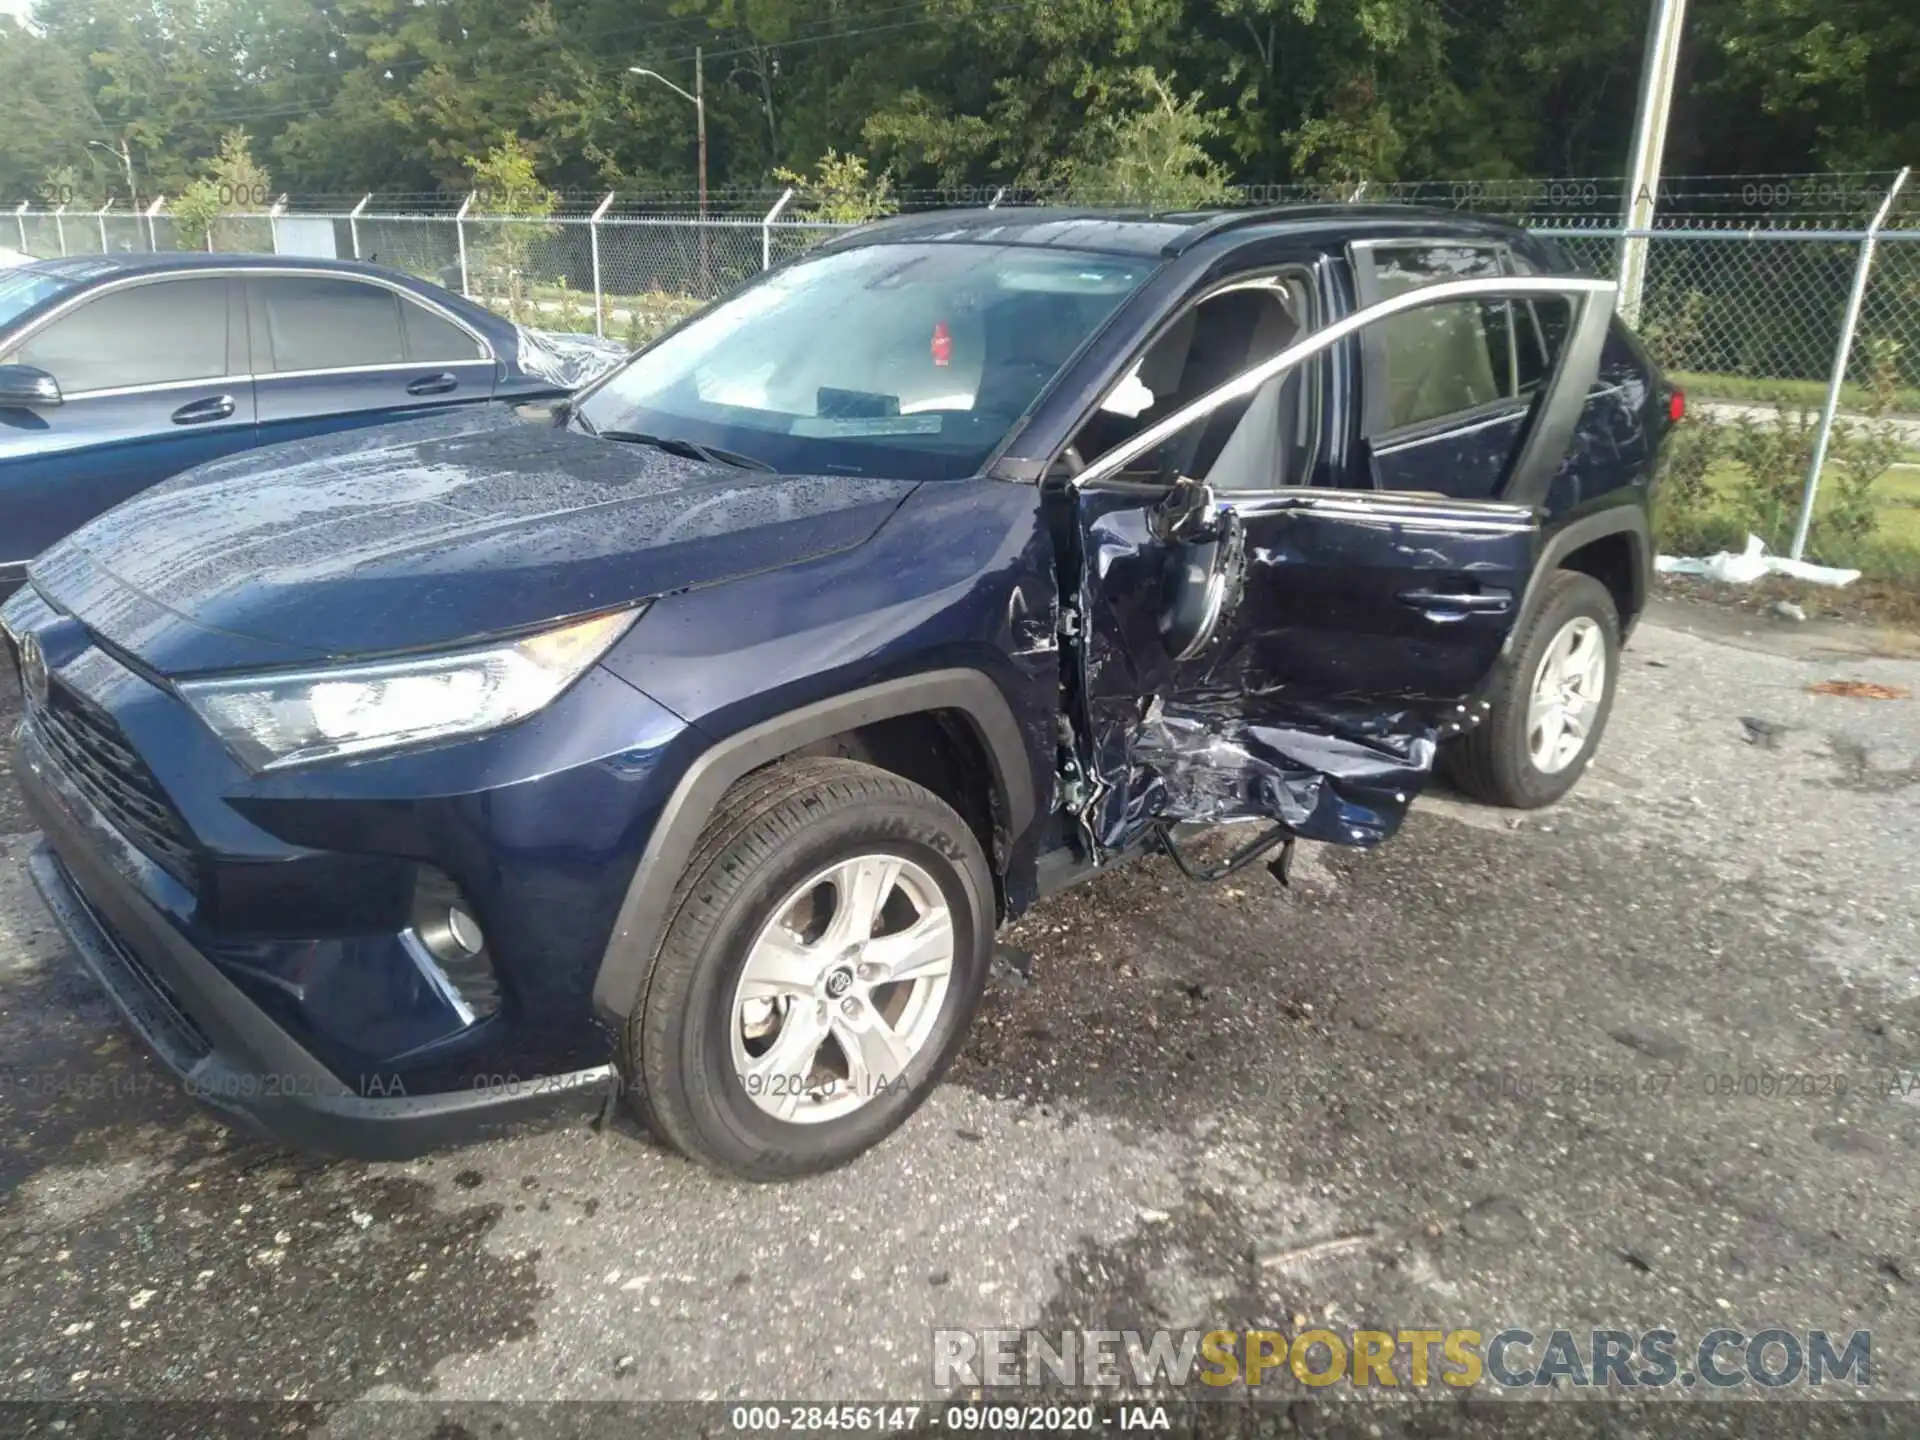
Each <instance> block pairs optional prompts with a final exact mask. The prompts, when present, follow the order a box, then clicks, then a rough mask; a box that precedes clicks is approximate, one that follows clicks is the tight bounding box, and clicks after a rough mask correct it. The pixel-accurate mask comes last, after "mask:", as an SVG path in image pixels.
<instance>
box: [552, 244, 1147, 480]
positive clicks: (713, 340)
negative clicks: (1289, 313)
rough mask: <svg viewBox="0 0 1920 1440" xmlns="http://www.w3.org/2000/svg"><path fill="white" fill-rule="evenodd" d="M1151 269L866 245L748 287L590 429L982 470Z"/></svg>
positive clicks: (1083, 258)
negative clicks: (1062, 369)
mask: <svg viewBox="0 0 1920 1440" xmlns="http://www.w3.org/2000/svg"><path fill="white" fill-rule="evenodd" d="M1150 269H1151V263H1150V262H1149V261H1146V260H1117V259H1113V258H1109V257H1107V256H1100V255H1086V254H1073V253H1063V252H1059V251H1053V252H1049V251H1045V250H1040V249H1036V248H1034V247H1031V246H1014V245H967V244H933V245H869V246H864V247H862V248H860V249H856V250H843V251H839V252H837V253H835V254H831V255H822V256H820V257H818V258H817V259H813V260H806V261H802V262H801V263H799V264H797V265H793V266H790V267H788V268H786V269H784V270H780V271H776V272H774V273H773V274H771V275H769V276H768V277H767V278H766V279H765V280H763V281H761V282H760V283H759V284H756V285H753V286H750V287H749V288H747V289H745V290H743V291H741V292H740V293H739V294H738V295H735V296H734V297H733V298H732V299H730V300H728V301H726V302H725V303H723V304H721V305H718V306H716V307H714V308H713V309H712V310H710V311H708V312H707V313H706V314H704V315H702V316H701V317H700V318H699V319H697V320H695V321H693V322H692V323H691V324H689V325H687V326H685V327H684V328H682V329H681V330H680V331H678V332H677V333H675V334H673V335H671V336H669V337H668V338H667V339H665V340H663V341H661V342H660V343H659V344H658V345H656V346H654V347H653V348H652V349H651V350H648V351H647V352H646V353H645V354H643V355H641V356H639V357H638V358H636V359H635V360H634V361H633V363H632V364H630V365H628V366H627V367H626V369H624V370H622V371H621V372H620V373H619V374H617V375H615V376H614V377H613V378H612V379H611V380H609V381H607V383H606V384H605V385H603V386H601V387H600V388H599V389H598V390H596V391H594V392H593V394H591V395H589V396H588V397H587V398H586V400H585V401H584V402H582V404H581V407H580V415H581V418H582V419H583V420H584V421H585V422H586V423H587V424H588V425H590V426H592V427H593V429H595V430H597V431H599V432H601V433H602V434H611V433H612V432H616V431H626V432H637V433H640V434H645V435H652V436H660V437H665V438H669V439H672V440H679V441H692V442H695V443H698V444H701V445H706V446H711V447H714V448H717V449H725V450H730V451H733V452H736V453H737V454H740V455H744V456H749V457H751V458H753V459H754V460H757V461H760V462H763V463H765V464H767V465H770V466H772V467H773V468H774V469H776V470H780V471H784V472H787V473H790V474H821V473H837V474H847V475H871V476H885V477H889V478H895V479H904V480H932V479H957V478H959V477H961V476H965V475H972V474H975V473H977V472H978V470H979V468H980V466H981V464H982V463H983V462H984V461H985V459H986V457H987V456H988V455H989V454H990V453H991V452H992V451H993V448H994V446H995V445H997V444H998V443H999V441H1000V439H1001V437H1003V436H1004V435H1005V434H1006V433H1007V431H1008V430H1010V429H1011V428H1012V427H1013V423H1014V421H1016V420H1018V419H1019V418H1020V416H1021V415H1023V414H1024V413H1026V410H1027V407H1028V406H1029V405H1031V404H1032V403H1033V401H1034V398H1035V397H1036V396H1037V395H1039V393H1040V391H1041V389H1042V388H1043V387H1044V386H1045V385H1046V384H1047V382H1048V381H1049V380H1051V379H1052V378H1053V377H1054V374H1055V373H1056V372H1057V371H1058V370H1059V369H1060V367H1061V366H1062V365H1063V364H1065V363H1066V360H1067V358H1068V357H1069V356H1070V355H1072V354H1073V352H1074V351H1075V350H1076V349H1078V348H1079V346H1080V344H1081V343H1082V342H1083V341H1084V340H1085V339H1086V338H1087V337H1088V336H1089V335H1091V334H1092V333H1093V331H1094V330H1095V329H1096V328H1098V327H1099V325H1100V324H1101V323H1102V322H1103V321H1104V320H1105V319H1106V318H1107V316H1109V315H1110V314H1112V313H1113V310H1114V308H1115V307H1116V306H1118V305H1119V303H1120V302H1121V301H1122V300H1123V299H1125V298H1126V297H1127V296H1128V295H1130V294H1131V293H1132V292H1133V291H1134V290H1135V289H1136V288H1137V287H1138V286H1139V284H1140V282H1141V281H1142V280H1143V279H1144V278H1145V277H1146V275H1147V274H1148V272H1149V270H1150Z"/></svg>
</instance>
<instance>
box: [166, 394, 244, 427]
mask: <svg viewBox="0 0 1920 1440" xmlns="http://www.w3.org/2000/svg"><path fill="white" fill-rule="evenodd" d="M232 418H233V396H231V395H209V396H208V397H207V398H206V399H204V400H194V401H192V402H190V403H188V404H186V405H182V406H181V407H180V408H179V409H178V410H176V411H174V412H173V423H174V424H176V425H204V424H206V423H207V422H208V421H209V420H230V419H232Z"/></svg>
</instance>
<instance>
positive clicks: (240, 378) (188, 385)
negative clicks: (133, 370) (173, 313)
mask: <svg viewBox="0 0 1920 1440" xmlns="http://www.w3.org/2000/svg"><path fill="white" fill-rule="evenodd" d="M252 383H253V376H251V375H209V376H208V377H207V378H206V379H204V380H156V381H155V382H154V383H153V384H151V385H108V386H104V387H103V388H101V389H98V390H65V391H62V392H61V398H62V399H63V400H67V401H73V400H112V399H116V398H118V397H119V396H122V395H158V394H159V393H160V392H161V391H163V390H218V389H219V388H220V387H221V386H222V385H250V384H252Z"/></svg>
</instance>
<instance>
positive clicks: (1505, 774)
mask: <svg viewBox="0 0 1920 1440" xmlns="http://www.w3.org/2000/svg"><path fill="white" fill-rule="evenodd" d="M1619 674H1620V617H1619V614H1618V612H1616V611H1615V609H1614V605H1613V596H1612V595H1611V594H1610V593H1609V592H1608V590H1607V587H1606V586H1604V585H1602V584H1601V583H1600V582H1599V581H1598V580H1596V579H1594V578H1593V577H1592V576H1591V575H1583V574H1581V573H1579V572H1578V571H1573V570H1556V571H1555V572H1554V573H1553V574H1552V576H1550V577H1549V578H1548V580H1547V582H1546V588H1545V591H1544V593H1543V594H1542V595H1541V596H1540V603H1539V604H1538V605H1537V606H1536V607H1535V608H1534V612H1533V615H1532V617H1531V618H1530V619H1529V620H1528V621H1527V622H1526V628H1525V630H1524V631H1523V632H1522V633H1521V635H1520V636H1519V638H1518V640H1517V642H1516V643H1515V645H1514V650H1513V660H1512V663H1511V664H1510V665H1508V666H1507V667H1506V669H1505V670H1504V671H1503V673H1502V674H1501V676H1500V678H1499V679H1498V680H1497V681H1496V682H1495V684H1494V688H1493V691H1492V693H1491V694H1490V695H1489V696H1488V697H1487V698H1488V700H1489V702H1490V705H1491V709H1490V710H1489V711H1488V713H1487V718H1486V720H1485V721H1484V722H1482V724H1481V725H1480V727H1479V728H1478V729H1477V730H1475V731H1473V732H1472V733H1471V734H1468V735H1465V736H1462V737H1461V738H1460V739H1458V740H1456V741H1454V742H1453V743H1452V744H1451V745H1449V746H1448V747H1447V748H1446V750H1445V751H1444V752H1443V760H1444V765H1445V771H1444V773H1445V774H1446V777H1447V778H1448V779H1449V780H1451V781H1452V782H1453V783H1454V784H1455V785H1456V786H1458V787H1459V788H1460V789H1461V790H1464V791H1465V792H1466V793H1467V794H1469V795H1471V796H1473V797H1474V798H1475V799H1477V800H1484V801H1486V802H1487V803H1488V804H1492V805H1505V806H1509V807H1511V808H1513V809H1516V810H1537V809H1539V808H1540V807H1541V806H1543V805H1551V804H1552V803H1553V802H1554V801H1556V800H1558V799H1559V798H1560V797H1561V796H1562V795H1565V794H1566V793H1567V792H1568V791H1569V790H1571V789H1572V788H1573V787H1574V784H1575V782H1577V781H1578V780H1579V779H1580V777H1581V775H1582V774H1584V773H1585V772H1586V768H1587V765H1588V764H1589V762H1591V761H1592V759H1593V755H1594V752H1595V751H1596V750H1597V749H1599V747H1600V737H1601V735H1602V734H1603V733H1605V731H1606V728H1607V717H1608V716H1609V715H1611V714H1612V713H1613V694H1614V690H1615V688H1616V685H1617V681H1618V677H1619Z"/></svg>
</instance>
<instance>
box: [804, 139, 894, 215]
mask: <svg viewBox="0 0 1920 1440" xmlns="http://www.w3.org/2000/svg"><path fill="white" fill-rule="evenodd" d="M773 178H774V179H775V180H778V181H779V182H780V183H781V184H783V185H791V186H792V187H793V189H794V197H795V199H797V200H798V201H799V204H800V208H801V209H802V210H803V211H804V212H805V213H807V214H809V215H812V216H813V217H814V218H815V219H817V220H834V221H839V222H840V223H842V224H859V223H862V222H864V221H867V220H878V219H879V218H880V217H881V216H883V215H891V214H893V212H894V211H896V210H898V209H899V208H900V207H899V205H898V204H897V203H896V202H895V200H894V198H893V180H892V178H891V177H889V176H888V175H887V173H886V172H885V171H884V170H883V171H881V172H880V173H879V174H878V175H870V174H868V173H867V162H866V160H865V159H864V158H863V157H861V156H859V155H842V154H839V153H838V152H837V151H833V150H829V151H827V153H826V154H825V155H822V156H821V157H820V159H819V161H818V162H817V163H816V164H815V165H814V167H813V174H811V175H802V174H799V173H798V172H797V171H793V170H776V171H774V172H773Z"/></svg>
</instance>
